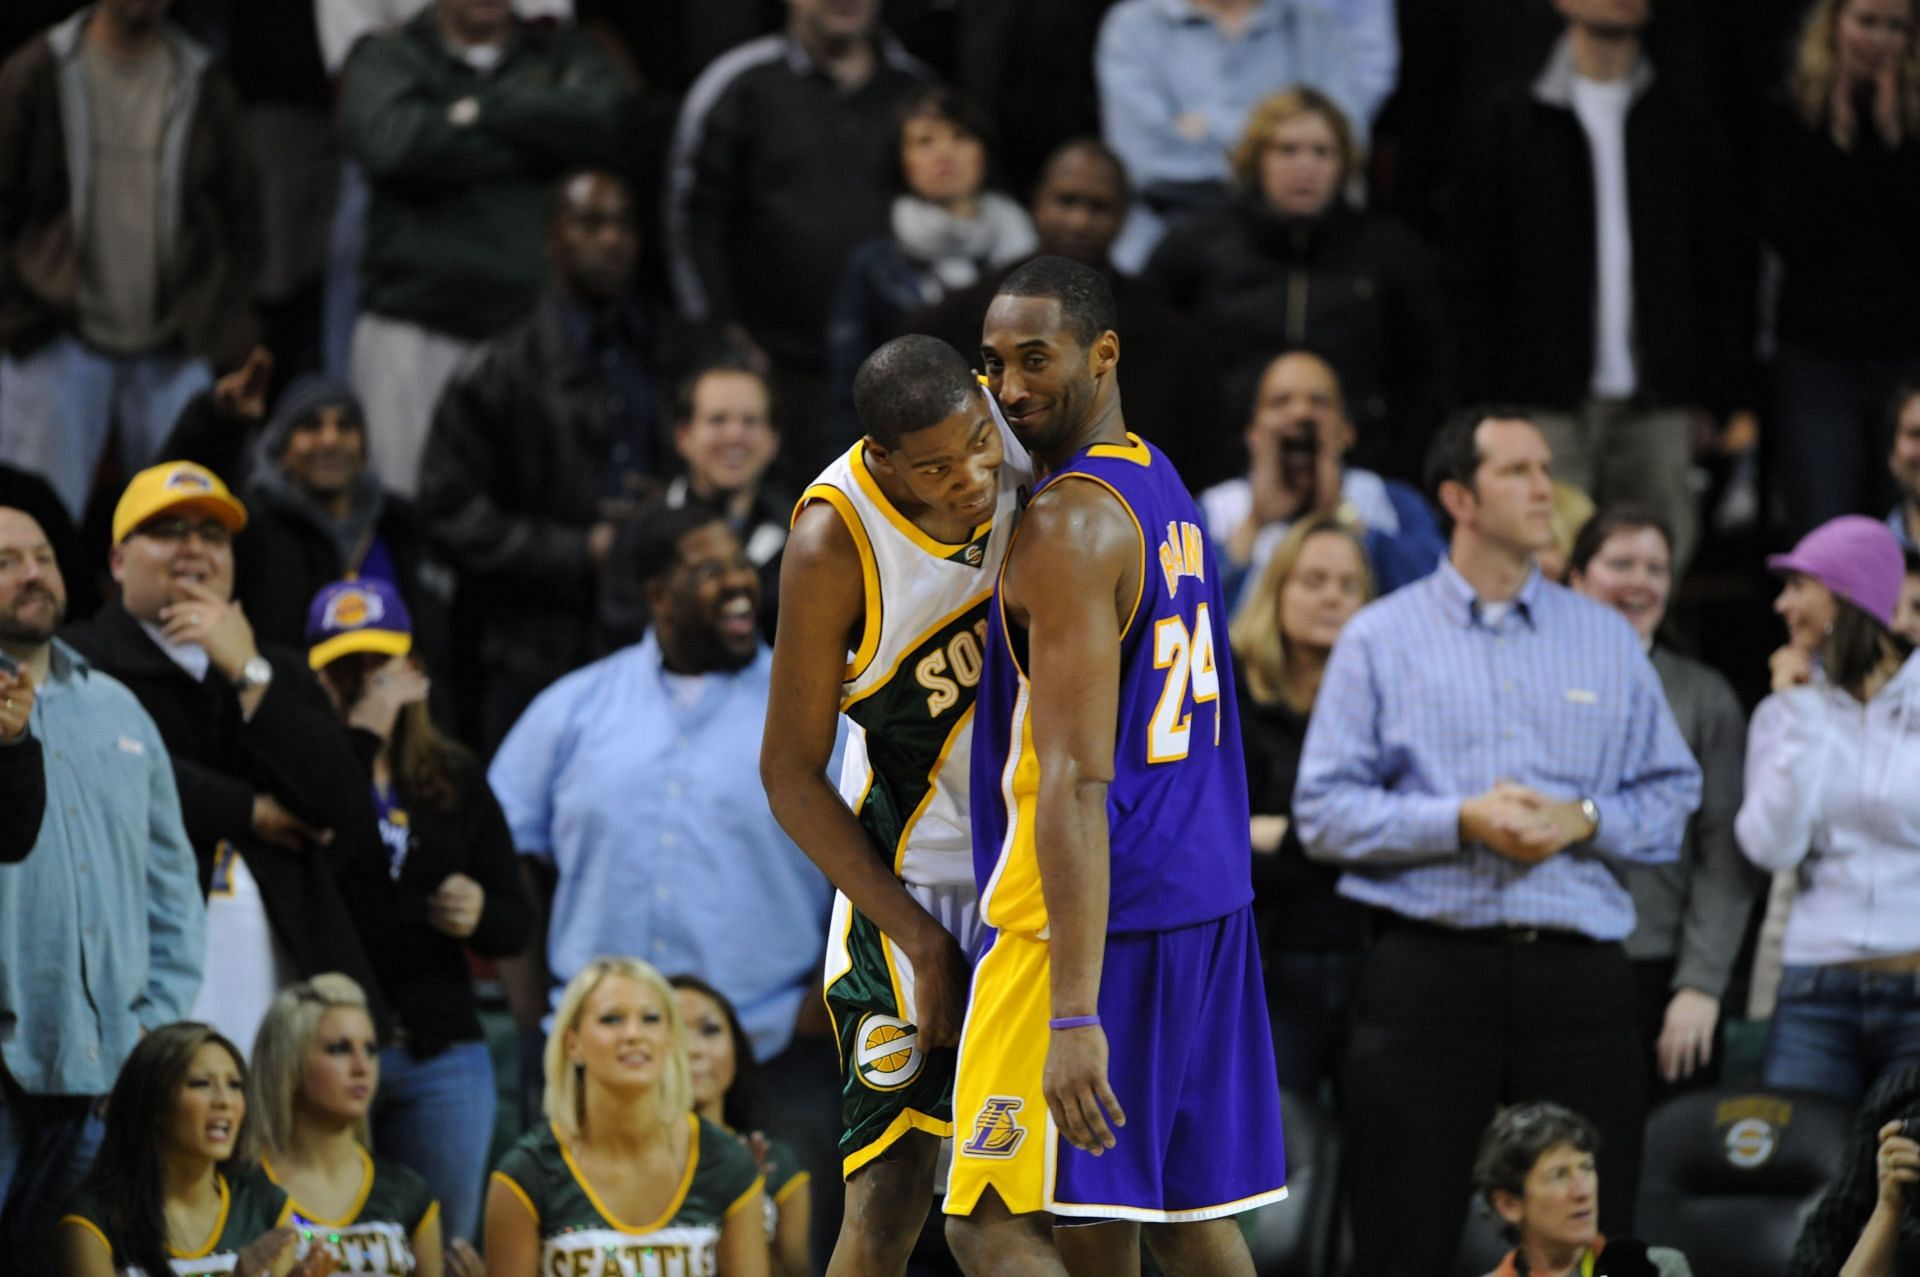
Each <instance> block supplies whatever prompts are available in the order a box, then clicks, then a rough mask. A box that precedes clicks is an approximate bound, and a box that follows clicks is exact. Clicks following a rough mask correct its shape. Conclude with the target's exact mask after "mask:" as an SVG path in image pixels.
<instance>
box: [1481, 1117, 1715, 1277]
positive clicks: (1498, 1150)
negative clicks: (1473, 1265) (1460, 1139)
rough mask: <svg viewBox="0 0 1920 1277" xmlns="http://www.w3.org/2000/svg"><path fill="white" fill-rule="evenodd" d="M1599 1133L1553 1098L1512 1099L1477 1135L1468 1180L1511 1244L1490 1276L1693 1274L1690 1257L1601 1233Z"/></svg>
mask: <svg viewBox="0 0 1920 1277" xmlns="http://www.w3.org/2000/svg"><path fill="white" fill-rule="evenodd" d="M1600 1151H1601V1150H1600V1134H1599V1132H1598V1131H1596V1130H1594V1129H1593V1124H1592V1123H1591V1122H1589V1121H1587V1119H1586V1118H1584V1117H1581V1116H1580V1115H1579V1114H1578V1113H1575V1112H1574V1111H1573V1110H1571V1109H1567V1108H1562V1107H1561V1106H1560V1105H1558V1104H1516V1105H1514V1106H1513V1107H1512V1108H1509V1109H1506V1110H1504V1111H1502V1112H1501V1114H1500V1115H1499V1116H1498V1117H1496V1118H1494V1119H1493V1122H1492V1123H1491V1124H1490V1125H1489V1126H1488V1127H1487V1131H1486V1134H1485V1135H1483V1136H1482V1137H1481V1139H1480V1155H1479V1157H1478V1158H1477V1159H1476V1160H1475V1162H1474V1167H1473V1181H1474V1182H1473V1186H1474V1191H1475V1192H1476V1193H1478V1194H1479V1196H1480V1199H1481V1201H1482V1203H1483V1204H1484V1205H1485V1207H1486V1209H1487V1213H1488V1214H1490V1215H1492V1216H1493V1217H1494V1218H1495V1219H1497V1220H1499V1221H1500V1231H1501V1233H1502V1234H1504V1235H1505V1236H1506V1238H1507V1240H1508V1241H1510V1242H1512V1243H1514V1248H1513V1249H1512V1250H1510V1251H1508V1252H1507V1257H1506V1258H1505V1259H1503V1260H1501V1261H1500V1266H1499V1267H1498V1268H1496V1269H1494V1270H1493V1272H1491V1273H1489V1274H1488V1277H1521V1275H1522V1274H1531V1275H1532V1277H1691V1274H1692V1272H1693V1269H1692V1268H1691V1267H1689V1266H1688V1264H1687V1257H1686V1256H1685V1255H1682V1254H1681V1253H1680V1252H1679V1251H1677V1250H1669V1249H1667V1248H1665V1247H1660V1246H1648V1245H1646V1244H1645V1243H1643V1242H1637V1241H1634V1240H1633V1239H1632V1238H1623V1237H1615V1238H1609V1237H1603V1236H1602V1235H1601V1233H1600V1170H1599V1157H1600Z"/></svg>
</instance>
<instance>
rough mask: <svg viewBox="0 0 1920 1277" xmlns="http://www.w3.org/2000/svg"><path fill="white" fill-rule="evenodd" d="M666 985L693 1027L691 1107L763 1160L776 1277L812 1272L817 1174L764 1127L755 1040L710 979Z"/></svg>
mask: <svg viewBox="0 0 1920 1277" xmlns="http://www.w3.org/2000/svg"><path fill="white" fill-rule="evenodd" d="M667 983H669V984H671V985H672V986H673V988H674V993H675V996H676V999H677V1000H678V1002H679V1004H680V1023H681V1024H682V1026H684V1028H685V1029H686V1033H687V1068H688V1076H689V1079H690V1081H691V1082H692V1086H693V1111H694V1112H695V1113H698V1114H699V1115H700V1117H701V1119H702V1120H703V1121H707V1122H711V1123H713V1124H714V1125H715V1126H718V1127H720V1128H721V1129H722V1130H724V1131H730V1132H732V1133H733V1134H735V1135H736V1136H738V1137H739V1138H740V1139H741V1140H742V1141H743V1142H745V1144H746V1146H747V1148H748V1149H749V1150H750V1151H751V1152H752V1153H753V1155H754V1160H755V1161H757V1162H759V1164H760V1173H761V1175H762V1176H763V1177H764V1178H765V1180H766V1190H765V1191H766V1204H767V1246H768V1247H769V1249H770V1250H771V1251H772V1259H773V1267H772V1270H771V1271H772V1274H773V1277H807V1274H809V1273H811V1272H812V1271H813V1260H812V1258H811V1256H810V1255H809V1254H808V1237H809V1231H810V1229H811V1222H812V1215H813V1188H812V1185H811V1181H812V1178H813V1177H812V1176H811V1175H809V1174H808V1173H807V1170H806V1167H804V1166H802V1165H801V1164H800V1159H799V1157H798V1155H796V1154H795V1153H794V1151H793V1150H792V1149H791V1148H789V1147H787V1146H786V1145H785V1144H782V1143H780V1142H779V1141H777V1140H769V1139H768V1138H767V1137H766V1136H765V1135H763V1134H762V1133H761V1131H760V1126H759V1122H758V1121H757V1118H758V1116H759V1109H760V1105H761V1104H763V1103H764V1102H765V1097H764V1095H763V1094H762V1092H761V1090H760V1088H759V1087H758V1085H756V1081H757V1079H756V1077H755V1068H754V1062H753V1042H752V1040H751V1039H749V1038H748V1037H747V1031H746V1029H745V1028H744V1027H742V1026H741V1024H740V1016H739V1013H738V1012H736V1011H735V1010H734V1009H733V1003H731V1002H729V1001H727V998H726V995H725V994H723V993H721V992H720V991H719V990H718V989H716V988H714V987H713V986H712V985H710V984H708V983H707V982H706V981H705V980H702V979H700V978H699V977H698V976H690V975H677V976H674V977H673V978H672V979H671V980H669V981H668V982H667Z"/></svg>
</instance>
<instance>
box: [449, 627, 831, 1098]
mask: <svg viewBox="0 0 1920 1277" xmlns="http://www.w3.org/2000/svg"><path fill="white" fill-rule="evenodd" d="M772 670H773V658H772V655H771V654H770V653H769V652H768V651H767V650H766V649H765V648H762V649H761V650H760V652H759V653H758V654H757V655H756V656H755V657H754V659H753V663H752V664H750V665H748V666H747V667H746V668H744V669H742V670H740V671H738V672H736V673H732V674H723V673H715V674H708V675H706V676H704V677H703V678H702V679H700V680H699V681H698V690H699V696H698V698H697V699H695V700H693V701H692V703H690V704H684V703H682V702H681V700H680V698H679V697H677V696H676V694H675V693H676V690H677V689H676V688H675V687H674V685H673V684H674V683H675V682H676V681H678V682H682V685H683V686H684V685H685V681H683V680H675V679H674V678H673V676H672V675H669V674H667V673H666V671H665V669H664V668H663V667H662V665H661V660H660V645H659V643H658V642H657V641H656V640H655V638H654V636H653V635H652V634H648V635H647V637H646V638H645V639H643V640H641V641H640V642H639V643H636V644H634V645H633V646H631V647H628V648H624V649H622V650H621V651H619V652H616V653H614V654H613V655H612V656H609V657H607V658H606V659H605V660H602V661H598V662H595V663H594V664H592V665H589V666H587V667H586V668H585V669H582V670H578V671H575V672H574V673H572V674H569V675H568V676H567V677H565V678H563V679H561V680H560V681H559V682H557V683H555V684H554V685H553V686H552V687H550V688H548V689H547V690H546V691H544V692H542V693H541V694H540V696H539V698H538V699H537V700H535V701H534V702H533V704H532V706H530V707H529V708H528V710H527V712H526V713H525V714H524V715H522V716H521V719H520V721H519V722H517V723H515V724H514V726H513V730H512V731H511V732H509V733H508V734H507V738H506V740H505V741H504V742H502V743H501V746H500V752H499V753H497V754H495V755H494V758H493V764H492V766H491V767H489V768H488V769H487V780H488V783H489V784H491V785H492V787H493V792H494V794H495V796H497V797H498V798H499V800H500V807H501V810H502V811H504V812H505V813H506V817H507V827H508V828H509V829H510V830H512V831H513V845H514V846H515V847H516V848H517V849H518V850H519V851H520V853H521V854H522V855H527V856H534V857H537V858H539V859H540V860H542V861H545V862H547V863H549V864H551V865H553V866H554V868H555V869H556V870H557V871H558V883H557V885H556V887H555V890H554V899H553V914H552V917H551V919H550V920H549V924H548V928H547V967H548V969H549V970H550V971H551V972H552V973H553V979H554V982H555V984H554V989H553V999H554V1001H555V1002H556V1003H557V1002H558V999H559V993H560V990H561V989H562V988H563V987H564V985H565V983H566V981H567V980H569V979H571V978H572V977H573V975H574V974H575V973H576V972H578V971H579V970H580V969H581V968H582V967H584V966H586V964H587V963H588V962H590V961H592V960H593V959H594V958H597V957H599V956H601V955H602V954H610V953H611V954H625V955H628V956H631V957H637V958H644V959H646V960H647V961H648V962H651V963H652V964H653V965H654V966H656V967H658V968H659V969H660V971H661V974H663V975H668V976H672V975H678V974H681V973H690V974H693V975H698V976H700V977H701V978H703V979H705V980H707V981H709V982H710V983H711V984H713V985H714V987H715V988H717V989H719V990H720V991H721V992H722V993H724V994H726V995H727V997H728V998H729V999H731V1000H732V1002H733V1004H734V1006H735V1008H736V1009H738V1011H739V1012H740V1019H741V1022H742V1023H743V1024H744V1025H745V1026H746V1030H747V1033H748V1035H749V1036H751V1037H752V1039H753V1048H754V1054H755V1055H756V1057H758V1058H759V1059H762V1060H765V1059H767V1058H769V1057H770V1056H772V1055H775V1054H777V1053H779V1052H780V1051H781V1050H782V1049H784V1048H785V1046H786V1044H787V1039H788V1036H789V1034H790V1033H791V1032H792V1029H793V1021H794V1017H795V1016H796V1015H797V1014H798V1013H799V1009H800V1000H801V999H802V998H804V997H818V996H820V995H819V982H820V962H821V957H822V954H823V953H824V952H825V949H826V936H827V914H828V912H829V909H830V907H831V905H832V900H833V891H832V889H831V888H830V887H829V886H828V885H827V880H826V879H825V878H824V877H823V876H822V875H821V873H820V871H819V870H818V869H816V868H814V865H813V862H812V861H810V860H808V859H807V857H806V854H805V853H804V852H802V851H801V850H800V849H799V848H798V847H796V846H794V844H793V842H792V840H791V839H789V838H788V837H787V836H786V834H785V833H784V832H783V831H782V830H781V828H780V826H779V825H778V824H777V823H776V822H775V821H774V818H773V813H772V811H771V810H770V809H769V808H768V806H767V798H766V793H765V791H764V790H763V789H762V788H761V785H760V735H761V726H762V724H763V723H764V722H765V721H766V716H767V688H768V680H769V676H770V675H771V673H772Z"/></svg>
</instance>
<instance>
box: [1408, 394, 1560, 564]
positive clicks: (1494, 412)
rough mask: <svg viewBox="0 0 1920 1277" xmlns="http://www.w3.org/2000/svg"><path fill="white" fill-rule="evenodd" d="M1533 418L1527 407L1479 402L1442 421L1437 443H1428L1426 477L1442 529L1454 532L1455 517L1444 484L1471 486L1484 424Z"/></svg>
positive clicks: (1449, 532) (1435, 440)
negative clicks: (1445, 498)
mask: <svg viewBox="0 0 1920 1277" xmlns="http://www.w3.org/2000/svg"><path fill="white" fill-rule="evenodd" d="M1493 420H1499V421H1532V420H1533V418H1532V416H1531V415H1529V414H1528V412H1527V410H1526V409H1525V408H1516V407H1514V406H1512V405H1510V404H1475V405H1474V406H1472V407H1468V408H1462V409H1460V410H1459V411H1458V412H1455V413H1453V414H1452V415H1450V416H1449V417H1448V418H1447V419H1446V420H1445V421H1443V422H1441V423H1440V429H1438V430H1437V431H1435V432H1434V435H1433V442H1432V443H1431V444H1429V445H1427V463H1426V468H1425V471H1424V473H1423V475H1422V477H1423V478H1424V479H1425V480H1426V488H1427V496H1428V497H1429V498H1430V499H1431V500H1432V502H1433V508H1434V512H1435V513H1436V514H1437V515H1438V516H1439V519H1440V530H1441V531H1442V532H1445V533H1448V534H1451V533H1452V532H1453V518H1452V516H1451V515H1449V514H1448V513H1447V507H1446V504H1445V503H1444V502H1442V501H1441V500H1440V485H1441V484H1443V483H1445V482H1447V481H1448V480H1449V479H1451V480H1452V481H1453V482H1455V483H1458V484H1460V485H1462V486H1463V487H1466V488H1468V489H1472V487H1473V476H1474V474H1475V473H1476V472H1477V471H1478V470H1479V469H1480V461H1481V457H1480V425H1481V423H1482V422H1486V421H1493Z"/></svg>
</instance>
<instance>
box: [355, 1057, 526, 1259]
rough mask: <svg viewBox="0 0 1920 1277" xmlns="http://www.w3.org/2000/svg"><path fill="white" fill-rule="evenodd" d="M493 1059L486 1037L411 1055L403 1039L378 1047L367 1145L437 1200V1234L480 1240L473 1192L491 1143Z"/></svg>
mask: <svg viewBox="0 0 1920 1277" xmlns="http://www.w3.org/2000/svg"><path fill="white" fill-rule="evenodd" d="M497 1099H498V1097H497V1096H496V1095H495V1093H494V1088H493V1059H492V1057H491V1056H489V1055H488V1054H487V1044H486V1043H485V1042H456V1043H454V1044H453V1045H452V1046H450V1047H448V1048H447V1049H446V1050H444V1051H442V1052H440V1053H439V1054H438V1055H435V1056H432V1057H430V1058H428V1059H425V1060H416V1059H414V1058H413V1056H412V1055H410V1054H409V1053H408V1051H407V1048H406V1047H404V1046H390V1047H386V1048H384V1049H383V1050H382V1051H381V1052H380V1096H379V1099H378V1100H377V1101H375V1104H374V1110H373V1145H374V1148H375V1149H376V1150H378V1151H379V1153H380V1155H381V1156H382V1157H391V1158H393V1159H394V1160H395V1161H396V1162H400V1163H401V1164H403V1165H405V1166H409V1167H411V1168H412V1169H413V1170H414V1171H416V1172H418V1173H419V1175H420V1177H421V1178H422V1179H424V1180H426V1181H427V1187H428V1188H430V1189H432V1190H433V1195H434V1196H435V1197H437V1198H439V1199H440V1232H441V1236H443V1237H445V1238H446V1239H447V1241H449V1242H451V1241H452V1240H453V1239H454V1238H456V1237H464V1238H466V1239H467V1240H468V1241H470V1242H473V1243H474V1244H475V1245H476V1246H478V1245H479V1242H480V1237H479V1235H478V1234H477V1233H475V1231H474V1230H475V1229H476V1228H478V1227H479V1225H480V1193H481V1187H482V1184H483V1183H484V1181H485V1179H486V1175H487V1150H488V1148H490V1147H491V1146H492V1144H493V1115H494V1110H495V1109H496V1108H497V1107H498V1103H497Z"/></svg>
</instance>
